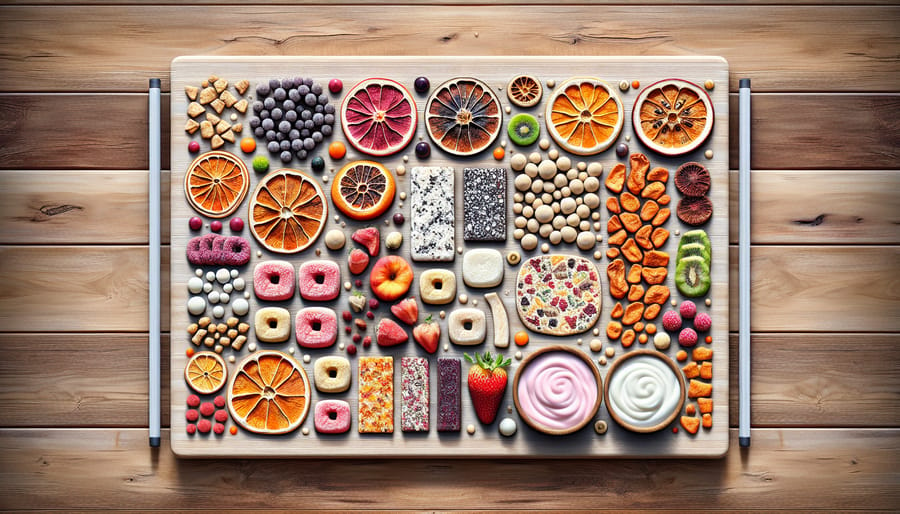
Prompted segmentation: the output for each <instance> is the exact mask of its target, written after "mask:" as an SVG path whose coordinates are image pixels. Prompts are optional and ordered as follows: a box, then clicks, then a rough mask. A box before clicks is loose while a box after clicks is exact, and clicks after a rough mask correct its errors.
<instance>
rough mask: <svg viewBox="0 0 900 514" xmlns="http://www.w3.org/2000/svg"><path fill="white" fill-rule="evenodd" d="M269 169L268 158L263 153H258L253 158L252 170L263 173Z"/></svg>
mask: <svg viewBox="0 0 900 514" xmlns="http://www.w3.org/2000/svg"><path fill="white" fill-rule="evenodd" d="M268 169H269V159H268V158H266V157H265V156H264V155H260V156H259V157H257V158H255V159H253V171H255V172H257V173H263V172H265V171H268Z"/></svg>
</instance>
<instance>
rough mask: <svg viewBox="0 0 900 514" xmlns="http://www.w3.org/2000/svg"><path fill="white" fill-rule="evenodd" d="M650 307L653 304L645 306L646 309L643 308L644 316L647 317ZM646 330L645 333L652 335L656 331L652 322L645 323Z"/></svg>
mask: <svg viewBox="0 0 900 514" xmlns="http://www.w3.org/2000/svg"><path fill="white" fill-rule="evenodd" d="M650 307H653V306H652V305H649V306H647V308H646V309H644V317H645V318H646V317H647V311H648V310H649V309H650ZM646 330H647V333H648V334H650V335H651V336H652V335H653V334H655V333H656V325H654V324H653V323H647V328H646Z"/></svg>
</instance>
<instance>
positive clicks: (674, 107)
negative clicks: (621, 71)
mask: <svg viewBox="0 0 900 514" xmlns="http://www.w3.org/2000/svg"><path fill="white" fill-rule="evenodd" d="M713 118H714V116H713V106H712V101H711V100H710V98H709V95H708V94H706V91H704V90H703V88H701V87H700V86H698V85H696V84H692V83H691V82H688V81H686V80H682V79H668V80H663V81H660V82H657V83H655V84H651V85H649V86H647V87H646V88H644V89H643V91H641V93H640V94H639V95H638V97H637V100H635V102H634V111H633V113H632V123H633V124H634V130H635V132H636V133H637V136H638V138H640V140H641V142H642V143H644V145H646V146H647V147H648V148H650V149H651V150H653V151H655V152H659V153H661V154H663V155H681V154H685V153H688V152H691V151H693V150H695V149H696V148H697V147H698V146H700V145H702V144H703V142H704V141H706V138H707V137H709V134H710V132H712V126H713Z"/></svg>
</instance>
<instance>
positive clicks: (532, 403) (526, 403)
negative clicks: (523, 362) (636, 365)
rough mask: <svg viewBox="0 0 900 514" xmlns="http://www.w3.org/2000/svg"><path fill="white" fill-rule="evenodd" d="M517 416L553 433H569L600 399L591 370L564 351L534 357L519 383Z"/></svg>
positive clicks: (594, 410) (595, 408) (584, 418)
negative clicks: (556, 431)
mask: <svg viewBox="0 0 900 514" xmlns="http://www.w3.org/2000/svg"><path fill="white" fill-rule="evenodd" d="M517 394H518V407H519V411H520V412H519V413H520V414H521V415H522V416H524V417H526V418H527V419H528V420H530V421H531V422H532V423H534V424H537V425H539V426H541V427H545V428H548V429H552V430H563V431H564V430H572V429H576V428H577V427H578V426H579V425H583V424H584V422H585V421H586V420H587V419H588V418H590V417H592V416H593V415H594V413H595V412H596V411H597V398H598V396H599V394H600V393H599V391H598V386H597V379H596V377H595V376H594V372H593V370H591V368H590V367H589V365H588V364H587V363H586V362H585V361H584V360H582V359H581V358H579V357H577V356H575V355H573V354H571V353H569V352H565V351H552V352H546V353H543V354H541V355H538V356H537V357H535V358H534V359H533V360H532V361H531V362H529V363H528V365H527V366H526V367H525V369H524V370H523V371H522V375H521V377H520V378H519V381H518V389H517Z"/></svg>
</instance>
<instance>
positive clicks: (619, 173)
mask: <svg viewBox="0 0 900 514" xmlns="http://www.w3.org/2000/svg"><path fill="white" fill-rule="evenodd" d="M606 188H607V189H609V190H610V191H612V192H613V193H621V192H622V189H624V188H625V165H624V164H622V163H621V162H620V163H618V164H616V165H615V166H613V169H611V170H609V175H607V176H606Z"/></svg>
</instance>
